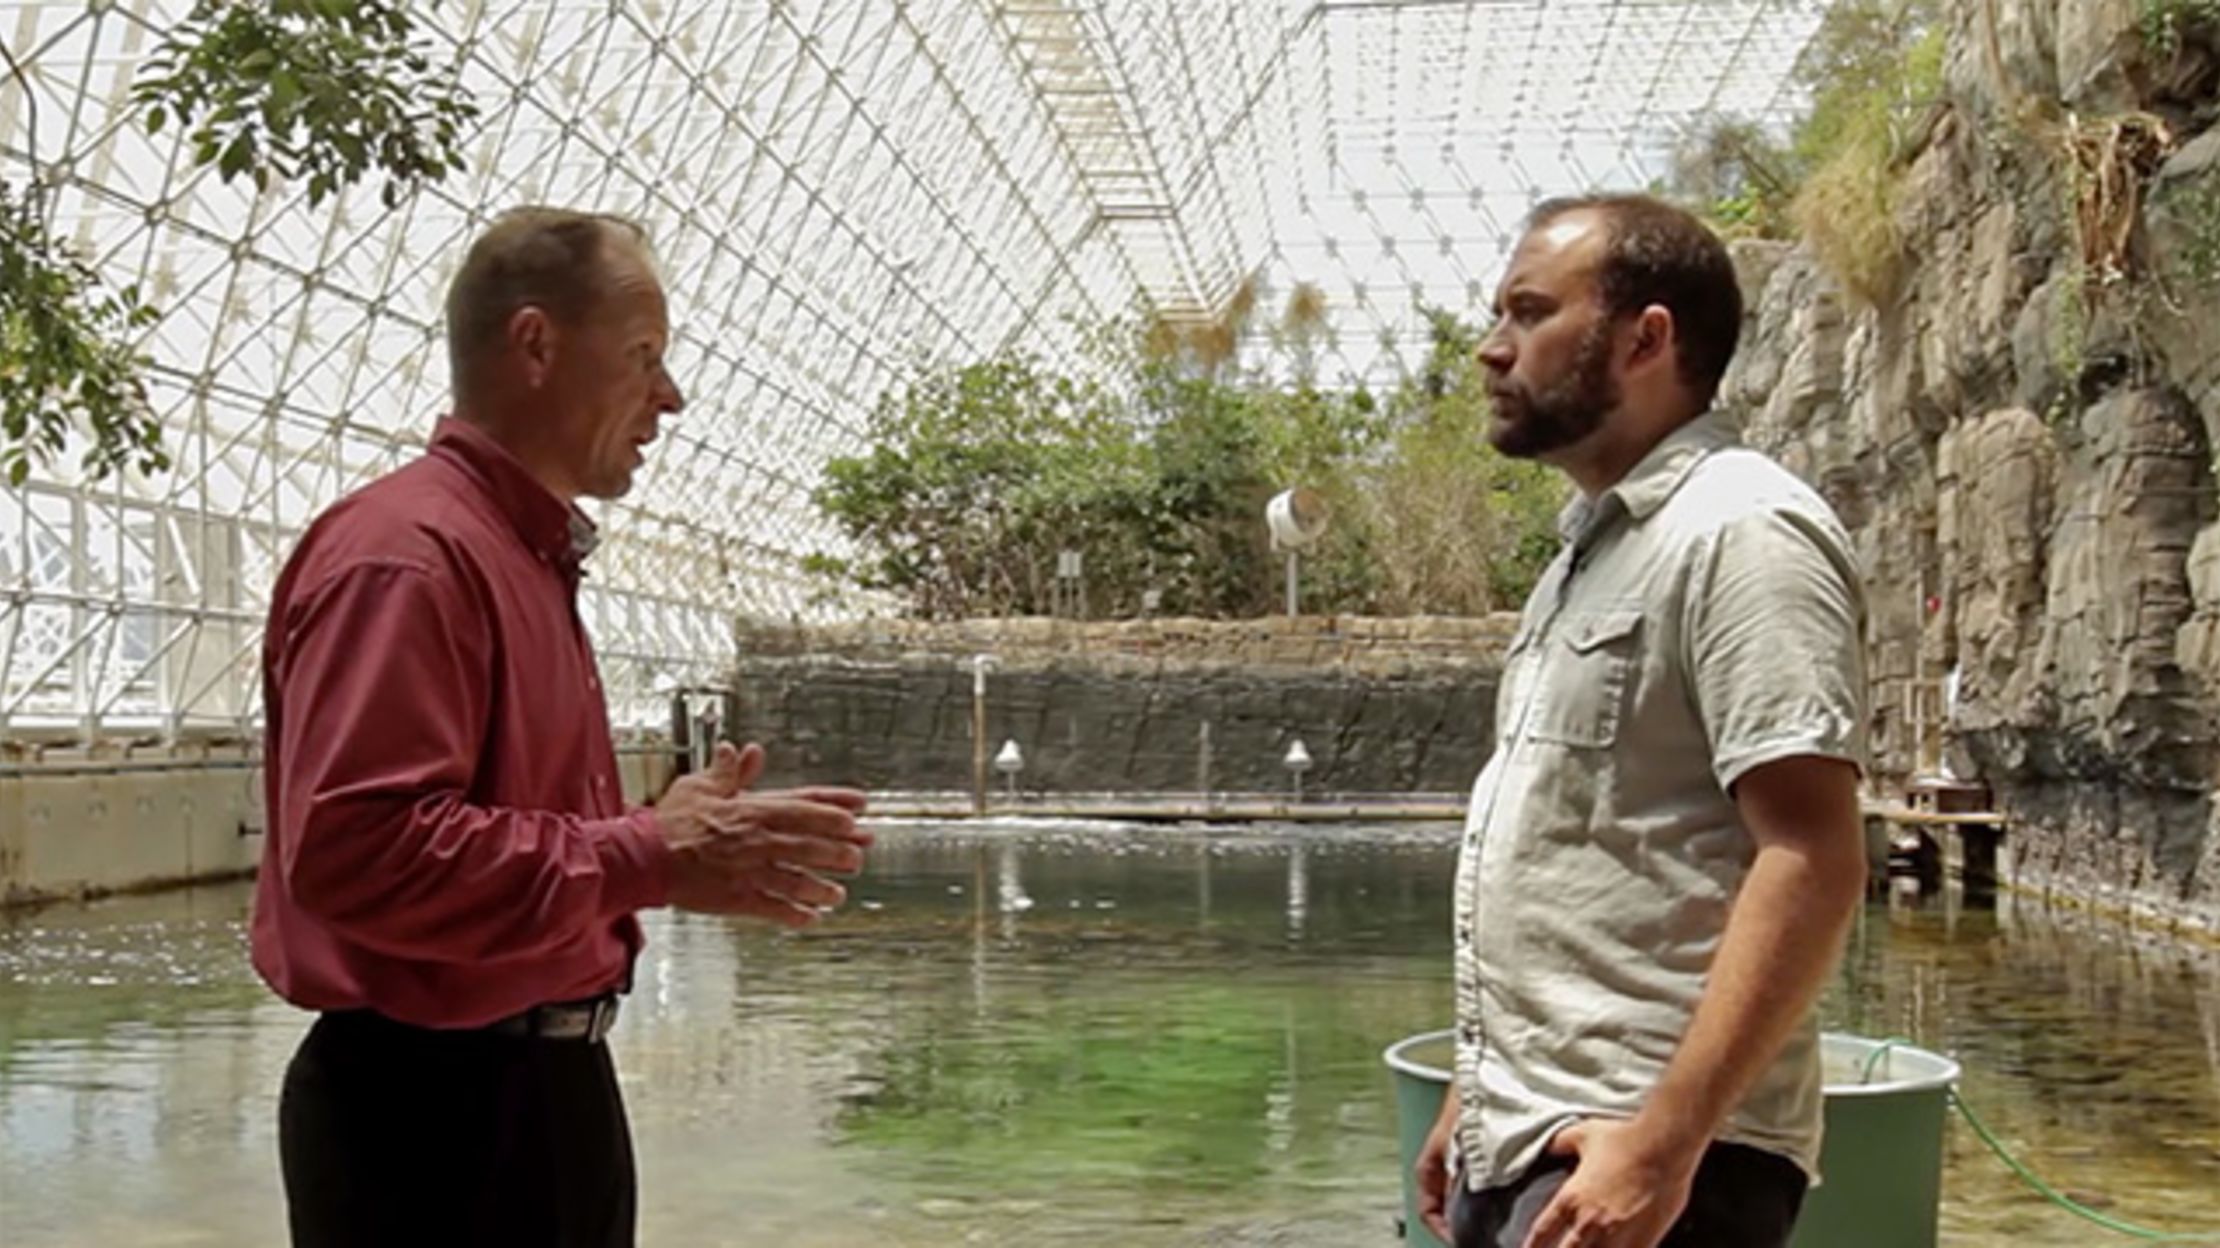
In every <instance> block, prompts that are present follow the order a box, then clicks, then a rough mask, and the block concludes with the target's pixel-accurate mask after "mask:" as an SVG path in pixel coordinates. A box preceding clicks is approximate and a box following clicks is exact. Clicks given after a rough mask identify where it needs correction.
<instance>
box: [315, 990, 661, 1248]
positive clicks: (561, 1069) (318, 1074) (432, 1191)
mask: <svg viewBox="0 0 2220 1248" xmlns="http://www.w3.org/2000/svg"><path fill="white" fill-rule="evenodd" d="M278 1153H279V1156H280V1157H281V1158H282V1160H283V1164H284V1170H285V1200H286V1208H287V1217H288V1221H289V1223H290V1224H291V1227H292V1233H293V1243H294V1245H295V1248H358V1246H359V1248H373V1246H375V1248H438V1246H443V1245H455V1246H456V1248H463V1246H465V1245H468V1246H470V1248H485V1246H489V1245H506V1244H516V1245H520V1246H521V1245H529V1246H530V1248H630V1245H631V1244H632V1242H633V1226H634V1221H635V1210H636V1189H635V1183H634V1174H633V1166H632V1135H631V1131H630V1129H629V1128H628V1127H627V1126H626V1124H625V1117H624V1099H623V1097H622V1095H621V1094H620V1092H619V1091H618V1088H617V1077H616V1069H615V1067H614V1066H613V1065H612V1064H611V1063H610V1059H609V1046H608V1045H606V1044H587V1043H585V1042H583V1041H579V1040H547V1039H532V1038H527V1037H521V1036H500V1035H493V1034H490V1033H487V1032H479V1031H433V1030H428V1029H425V1028H421V1027H410V1026H406V1025H404V1024H401V1023H396V1022H393V1021H391V1020H390V1019H386V1018H382V1017H380V1016H378V1015H376V1014H370V1013H340V1014H326V1015H324V1016H323V1017H322V1018H319V1019H318V1020H317V1021H316V1023H315V1025H314V1026H312V1027H311V1028H310V1029H309V1032H308V1037H307V1039H305V1040H303V1041H302V1042H301V1047H300V1051H299V1052H298V1053H295V1054H294V1055H293V1061H292V1064H291V1065H290V1066H288V1067H287V1068H286V1072H285V1091H284V1094H283V1096H282V1098H281V1099H280V1101H279V1107H278Z"/></svg>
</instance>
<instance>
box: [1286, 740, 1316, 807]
mask: <svg viewBox="0 0 2220 1248" xmlns="http://www.w3.org/2000/svg"><path fill="white" fill-rule="evenodd" d="M1280 766H1282V767H1285V768H1287V775H1288V779H1289V781H1290V782H1291V784H1292V786H1293V789H1294V794H1295V800H1296V801H1298V802H1300V801H1302V800H1303V773H1304V772H1306V771H1309V770H1310V767H1311V761H1310V751H1309V750H1307V749H1304V748H1303V739H1302V738H1301V737H1297V738H1295V744H1293V745H1291V746H1288V747H1287V757H1286V758H1283V759H1281V760H1280Z"/></svg>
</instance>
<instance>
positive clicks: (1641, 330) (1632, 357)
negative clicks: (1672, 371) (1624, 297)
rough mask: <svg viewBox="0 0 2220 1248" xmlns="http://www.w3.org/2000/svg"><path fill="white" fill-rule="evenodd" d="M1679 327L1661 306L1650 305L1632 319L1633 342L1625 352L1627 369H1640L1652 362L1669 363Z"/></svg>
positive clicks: (1670, 313)
mask: <svg viewBox="0 0 2220 1248" xmlns="http://www.w3.org/2000/svg"><path fill="white" fill-rule="evenodd" d="M1678 337H1679V327H1678V326H1676V325H1675V324H1674V323H1673V314H1672V312H1671V310H1670V309H1667V308H1666V307H1664V306H1663V305H1661V304H1655V303H1653V304H1651V305H1650V306H1648V307H1646V308H1644V309H1642V311H1641V312H1640V313H1639V314H1637V315H1636V316H1635V318H1634V341H1633V344H1632V347H1631V348H1630V349H1629V351H1628V352H1627V360H1626V362H1627V367H1628V368H1640V367H1642V366H1643V365H1646V364H1649V363H1651V362H1653V361H1657V360H1663V361H1665V362H1667V363H1671V362H1672V359H1673V354H1674V351H1675V350H1676V339H1678Z"/></svg>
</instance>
